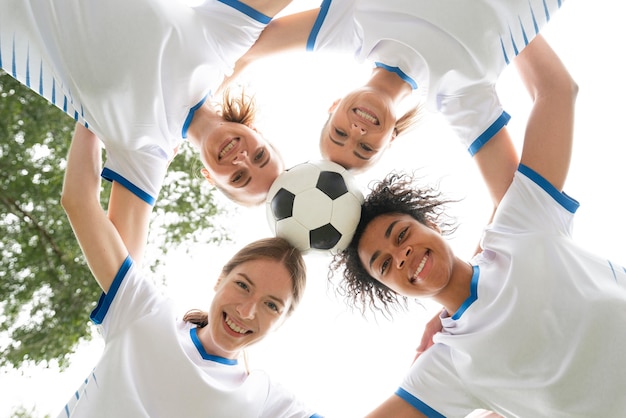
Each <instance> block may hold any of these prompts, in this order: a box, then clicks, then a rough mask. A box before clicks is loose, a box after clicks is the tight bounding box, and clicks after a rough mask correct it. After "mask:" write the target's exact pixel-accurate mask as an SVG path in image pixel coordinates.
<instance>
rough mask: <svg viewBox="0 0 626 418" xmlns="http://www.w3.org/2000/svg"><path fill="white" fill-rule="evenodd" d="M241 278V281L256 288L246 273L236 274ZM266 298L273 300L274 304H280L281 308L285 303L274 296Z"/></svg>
mask: <svg viewBox="0 0 626 418" xmlns="http://www.w3.org/2000/svg"><path fill="white" fill-rule="evenodd" d="M238 274H239V275H240V276H241V277H243V279H244V280H245V281H246V282H248V284H249V285H250V286H252V287H254V288H256V284H255V283H254V282H253V281H252V279H250V277H249V276H248V275H247V274H246V273H238ZM268 297H269V298H270V299H273V300H275V301H276V302H278V303H280V304H281V305H282V306H283V307H284V306H285V301H283V300H282V299H281V298H279V297H278V296H274V295H268Z"/></svg>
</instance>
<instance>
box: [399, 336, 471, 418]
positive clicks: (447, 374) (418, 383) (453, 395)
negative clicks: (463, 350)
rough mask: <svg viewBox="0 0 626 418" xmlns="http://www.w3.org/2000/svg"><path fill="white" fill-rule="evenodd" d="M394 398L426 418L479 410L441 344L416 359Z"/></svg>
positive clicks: (464, 414)
mask: <svg viewBox="0 0 626 418" xmlns="http://www.w3.org/2000/svg"><path fill="white" fill-rule="evenodd" d="M396 395H398V396H400V397H401V398H402V399H403V400H404V401H406V402H408V403H409V404H411V405H412V406H413V407H414V408H415V409H417V410H418V411H420V412H421V413H423V414H424V415H426V416H429V417H452V416H466V415H468V414H469V413H471V412H472V411H473V410H475V409H477V408H481V407H482V406H481V405H480V402H478V400H476V399H474V398H473V397H472V396H471V395H470V394H469V393H468V392H467V390H466V389H465V386H464V384H463V382H462V381H461V380H460V379H459V377H458V376H457V374H456V373H455V371H454V365H453V363H452V358H451V352H450V348H449V347H448V346H446V345H443V344H435V345H434V346H432V347H431V348H429V349H428V351H426V352H425V353H424V354H422V355H421V356H420V357H419V358H418V359H417V361H416V362H415V363H414V364H413V366H412V367H411V369H409V372H408V373H407V375H406V376H405V378H404V381H403V382H402V384H401V385H400V387H399V389H398V390H397V391H396Z"/></svg>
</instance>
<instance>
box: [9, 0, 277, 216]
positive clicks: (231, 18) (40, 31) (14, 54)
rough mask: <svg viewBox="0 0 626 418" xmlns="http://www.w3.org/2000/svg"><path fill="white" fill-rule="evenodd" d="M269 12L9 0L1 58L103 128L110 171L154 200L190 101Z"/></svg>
mask: <svg viewBox="0 0 626 418" xmlns="http://www.w3.org/2000/svg"><path fill="white" fill-rule="evenodd" d="M269 21H270V18H269V17H267V16H265V15H263V14H261V13H259V12H256V11H255V10H253V9H251V8H250V7H248V6H247V5H245V4H243V3H241V2H240V1H238V0H205V1H204V2H202V3H201V4H200V5H198V6H195V7H190V6H188V5H186V4H184V3H182V2H181V1H178V0H133V1H127V0H106V1H93V0H63V1H44V0H2V1H1V2H0V66H1V67H2V69H3V70H5V71H6V72H7V73H9V74H10V75H12V76H13V77H15V78H16V79H17V80H19V81H20V82H22V83H23V84H25V85H26V86H28V87H30V88H31V89H32V90H34V91H35V92H36V93H38V94H39V95H41V96H43V97H44V98H46V99H47V100H48V101H49V102H50V103H52V104H54V105H56V106H58V107H59V108H60V109H61V110H63V111H64V112H66V113H67V114H68V115H70V116H71V117H72V118H74V119H75V120H76V121H78V122H80V123H83V124H84V125H86V126H87V127H88V128H89V129H91V130H92V131H93V132H94V133H95V134H97V135H98V137H99V138H100V139H101V140H102V142H103V143H104V145H105V147H106V150H107V160H106V162H105V167H104V171H103V176H104V177H105V178H107V179H109V180H116V181H118V182H120V183H122V184H123V185H124V186H125V187H126V188H128V189H129V190H131V191H132V192H133V193H135V194H136V195H138V196H139V197H140V198H142V199H143V200H145V201H146V202H148V203H150V204H154V202H155V199H156V198H157V195H158V192H159V190H160V188H161V184H162V181H163V178H164V177H165V173H166V171H167V166H168V162H169V161H170V160H171V159H172V158H173V156H174V149H175V148H177V147H178V145H179V144H180V143H181V142H182V141H183V136H184V132H186V127H187V125H188V123H189V122H190V120H191V117H190V110H191V109H192V108H193V106H195V105H198V104H199V103H201V102H202V101H203V100H204V98H205V97H207V95H208V94H209V93H210V91H212V90H213V91H214V90H215V89H216V88H217V86H218V85H219V84H220V83H221V81H222V80H223V77H224V75H227V74H230V73H231V72H232V69H233V67H234V63H235V62H236V60H237V59H238V58H239V57H240V56H241V55H243V54H244V52H245V51H247V50H248V48H249V47H250V46H252V44H253V43H254V41H255V40H256V39H257V37H258V36H259V34H260V33H261V31H262V30H263V28H264V27H265V26H266V25H267V24H268V23H269Z"/></svg>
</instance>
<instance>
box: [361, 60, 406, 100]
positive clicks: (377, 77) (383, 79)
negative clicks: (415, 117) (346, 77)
mask: <svg viewBox="0 0 626 418" xmlns="http://www.w3.org/2000/svg"><path fill="white" fill-rule="evenodd" d="M366 85H367V86H369V87H370V88H372V89H375V90H377V91H379V92H380V93H381V94H384V95H386V96H388V97H389V98H390V99H391V100H392V101H393V103H394V104H395V105H398V104H400V102H402V100H404V99H405V98H406V97H408V96H409V95H410V94H411V93H412V91H413V89H412V88H411V86H410V85H409V84H408V83H407V82H406V81H404V80H403V79H402V78H400V76H399V75H398V74H396V73H393V72H391V71H387V70H385V69H384V68H374V70H373V71H372V75H371V77H370V78H369V80H368V81H367V83H366Z"/></svg>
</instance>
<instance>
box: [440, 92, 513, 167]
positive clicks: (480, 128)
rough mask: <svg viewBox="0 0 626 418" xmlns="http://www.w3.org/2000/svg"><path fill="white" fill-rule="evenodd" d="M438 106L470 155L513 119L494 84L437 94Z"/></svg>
mask: <svg viewBox="0 0 626 418" xmlns="http://www.w3.org/2000/svg"><path fill="white" fill-rule="evenodd" d="M436 107H437V110H438V111H439V112H441V114H442V115H443V117H444V118H445V119H446V121H447V122H448V124H449V125H450V127H451V128H452V130H453V131H454V132H455V133H456V135H457V137H458V138H459V140H460V141H461V143H462V144H463V145H464V146H465V148H466V149H467V151H468V152H469V153H470V155H474V154H476V153H477V152H478V151H479V150H480V149H481V148H482V146H483V145H485V144H486V143H487V142H489V140H490V139H491V138H493V136H494V135H495V134H496V133H498V131H499V130H500V129H502V128H503V127H505V126H506V125H507V124H508V122H509V120H510V119H511V117H510V116H509V115H508V113H506V112H505V111H504V109H503V108H502V105H501V103H500V99H499V98H498V95H497V93H496V89H495V85H492V84H486V85H485V84H482V85H481V84H477V85H474V86H471V87H470V88H467V89H465V90H464V91H462V92H458V93H456V94H453V95H438V96H437V97H436Z"/></svg>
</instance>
